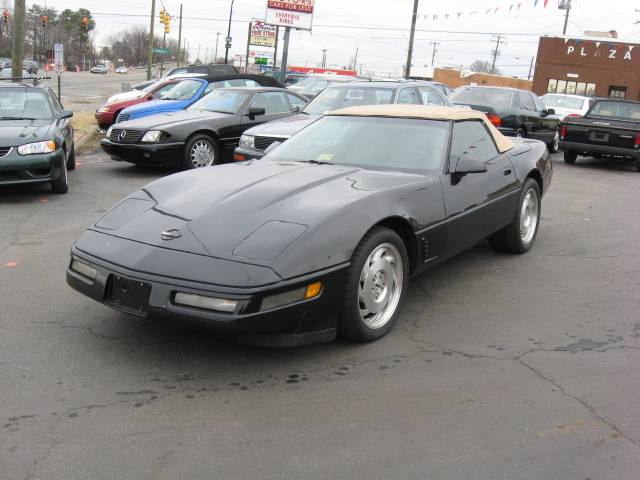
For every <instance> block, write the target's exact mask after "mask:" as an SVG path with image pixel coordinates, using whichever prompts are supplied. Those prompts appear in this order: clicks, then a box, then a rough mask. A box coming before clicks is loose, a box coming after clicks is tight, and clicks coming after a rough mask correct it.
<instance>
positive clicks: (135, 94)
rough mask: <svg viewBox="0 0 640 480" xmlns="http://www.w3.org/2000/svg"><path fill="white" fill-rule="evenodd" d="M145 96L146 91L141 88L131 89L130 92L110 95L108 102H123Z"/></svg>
mask: <svg viewBox="0 0 640 480" xmlns="http://www.w3.org/2000/svg"><path fill="white" fill-rule="evenodd" d="M144 96H145V92H142V91H140V90H131V91H129V92H122V93H117V94H115V95H112V96H110V97H109V98H108V99H107V101H106V103H116V102H123V101H125V100H133V99H134V98H142V97H144Z"/></svg>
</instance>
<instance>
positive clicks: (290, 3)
mask: <svg viewBox="0 0 640 480" xmlns="http://www.w3.org/2000/svg"><path fill="white" fill-rule="evenodd" d="M265 23H268V24H270V25H278V26H281V27H292V28H296V29H298V30H311V26H312V24H313V0H267V13H266V15H265Z"/></svg>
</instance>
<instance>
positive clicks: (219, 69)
mask: <svg viewBox="0 0 640 480" xmlns="http://www.w3.org/2000/svg"><path fill="white" fill-rule="evenodd" d="M186 73H204V74H205V75H207V76H210V77H219V76H223V75H224V76H228V75H238V74H239V73H240V72H239V71H238V69H237V68H236V67H234V66H233V65H229V64H228V63H209V64H202V65H189V66H188V67H187V72H186Z"/></svg>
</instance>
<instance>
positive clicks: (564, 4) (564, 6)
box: [558, 0, 571, 35]
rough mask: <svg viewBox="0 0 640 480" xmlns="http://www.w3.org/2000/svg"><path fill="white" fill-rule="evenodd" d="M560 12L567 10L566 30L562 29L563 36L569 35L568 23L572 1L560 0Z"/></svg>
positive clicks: (565, 18)
mask: <svg viewBox="0 0 640 480" xmlns="http://www.w3.org/2000/svg"><path fill="white" fill-rule="evenodd" d="M558 8H559V9H560V10H566V11H567V13H566V14H565V16H564V28H563V29H562V35H566V34H567V23H569V12H570V11H571V0H560V2H559V3H558Z"/></svg>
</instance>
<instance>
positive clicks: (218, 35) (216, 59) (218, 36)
mask: <svg viewBox="0 0 640 480" xmlns="http://www.w3.org/2000/svg"><path fill="white" fill-rule="evenodd" d="M218 40H220V32H218V33H216V56H215V57H213V63H217V62H218Z"/></svg>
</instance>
